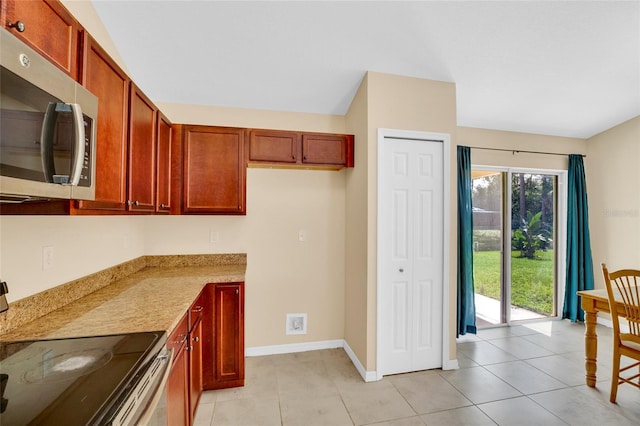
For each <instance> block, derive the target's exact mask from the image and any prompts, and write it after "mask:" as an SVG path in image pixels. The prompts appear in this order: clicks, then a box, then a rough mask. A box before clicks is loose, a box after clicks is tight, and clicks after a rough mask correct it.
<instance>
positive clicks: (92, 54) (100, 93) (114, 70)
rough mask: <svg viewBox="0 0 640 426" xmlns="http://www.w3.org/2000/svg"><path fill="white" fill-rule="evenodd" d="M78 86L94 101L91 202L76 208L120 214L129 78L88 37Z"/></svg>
mask: <svg viewBox="0 0 640 426" xmlns="http://www.w3.org/2000/svg"><path fill="white" fill-rule="evenodd" d="M83 57H84V62H83V66H82V75H81V79H80V81H81V83H82V84H83V85H84V86H85V87H86V88H87V89H89V91H90V92H92V93H93V94H94V95H96V96H97V97H98V128H97V133H96V135H97V136H96V179H95V180H96V197H95V201H77V208H78V209H79V210H80V213H82V211H83V210H93V211H105V212H107V213H108V212H109V211H124V210H125V202H126V200H127V198H126V197H127V134H128V120H129V118H128V117H129V85H130V80H129V77H127V75H126V74H125V73H124V71H122V69H120V68H119V67H118V66H117V65H116V64H115V62H113V60H112V59H111V58H110V57H109V55H108V54H107V53H106V52H105V51H104V50H103V49H102V48H101V47H100V46H99V45H98V43H96V42H95V40H93V39H92V38H91V37H89V36H86V38H85V43H84V55H83Z"/></svg>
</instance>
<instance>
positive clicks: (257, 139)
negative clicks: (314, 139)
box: [249, 130, 299, 164]
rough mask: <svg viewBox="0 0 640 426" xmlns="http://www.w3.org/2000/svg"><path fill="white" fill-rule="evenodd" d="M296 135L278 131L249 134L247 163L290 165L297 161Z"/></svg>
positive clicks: (251, 132)
mask: <svg viewBox="0 0 640 426" xmlns="http://www.w3.org/2000/svg"><path fill="white" fill-rule="evenodd" d="M298 145H299V144H298V133H296V132H286V131H278V130H251V131H250V132H249V161H254V162H267V163H292V164H295V163H296V161H298Z"/></svg>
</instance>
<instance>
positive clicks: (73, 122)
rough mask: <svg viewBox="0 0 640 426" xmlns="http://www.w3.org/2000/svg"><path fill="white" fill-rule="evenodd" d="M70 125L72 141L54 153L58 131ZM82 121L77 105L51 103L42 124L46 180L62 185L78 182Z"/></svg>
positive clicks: (42, 151)
mask: <svg viewBox="0 0 640 426" xmlns="http://www.w3.org/2000/svg"><path fill="white" fill-rule="evenodd" d="M65 125H69V126H71V128H72V129H69V130H70V131H71V132H72V134H73V138H72V144H71V146H69V147H67V150H66V151H65V152H56V139H57V133H58V132H60V131H64V130H61V128H62V127H63V126H65ZM84 143H85V138H84V120H83V115H82V111H81V109H80V106H79V105H77V104H67V103H63V102H50V103H49V105H48V106H47V110H46V112H45V115H44V120H43V123H42V134H41V138H40V156H41V161H42V170H43V172H44V177H45V181H46V182H49V183H57V184H62V185H78V182H79V181H80V174H81V173H82V161H83V159H84Z"/></svg>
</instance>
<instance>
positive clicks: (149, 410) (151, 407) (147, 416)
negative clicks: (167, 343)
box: [136, 348, 173, 426]
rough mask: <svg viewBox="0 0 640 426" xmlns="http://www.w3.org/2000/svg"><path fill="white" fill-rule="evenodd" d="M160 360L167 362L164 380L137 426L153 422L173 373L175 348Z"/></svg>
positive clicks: (161, 356)
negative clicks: (155, 411) (152, 419)
mask: <svg viewBox="0 0 640 426" xmlns="http://www.w3.org/2000/svg"><path fill="white" fill-rule="evenodd" d="M158 358H161V359H163V360H166V362H167V365H166V366H165V370H164V373H163V374H162V380H161V381H160V384H159V385H158V387H157V388H156V391H155V394H154V395H153V396H152V397H151V399H150V400H149V402H148V403H147V406H146V407H145V408H144V411H143V412H142V414H141V415H140V417H139V418H138V421H137V422H136V425H139V426H140V425H147V424H149V422H150V421H151V418H152V416H153V412H154V410H155V409H156V406H157V405H158V402H159V401H160V398H162V394H163V393H164V392H165V388H166V387H167V380H168V379H169V373H171V366H172V364H173V348H171V349H169V350H168V351H167V352H166V353H165V354H162V355H160V356H159V357H158Z"/></svg>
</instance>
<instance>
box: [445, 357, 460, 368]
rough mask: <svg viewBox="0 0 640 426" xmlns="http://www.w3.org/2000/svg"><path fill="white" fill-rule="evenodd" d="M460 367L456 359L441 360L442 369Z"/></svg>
mask: <svg viewBox="0 0 640 426" xmlns="http://www.w3.org/2000/svg"><path fill="white" fill-rule="evenodd" d="M459 368H460V365H458V359H457V358H456V359H445V360H444V361H443V362H442V369H443V370H457V369H459Z"/></svg>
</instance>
